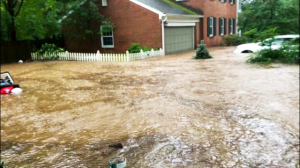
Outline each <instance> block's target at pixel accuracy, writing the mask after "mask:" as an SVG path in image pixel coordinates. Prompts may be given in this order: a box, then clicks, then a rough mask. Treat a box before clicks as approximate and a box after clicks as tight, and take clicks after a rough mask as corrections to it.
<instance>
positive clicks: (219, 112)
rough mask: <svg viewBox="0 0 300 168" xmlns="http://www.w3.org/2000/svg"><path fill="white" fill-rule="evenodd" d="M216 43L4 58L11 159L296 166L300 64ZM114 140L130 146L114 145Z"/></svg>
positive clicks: (25, 163)
mask: <svg viewBox="0 0 300 168" xmlns="http://www.w3.org/2000/svg"><path fill="white" fill-rule="evenodd" d="M233 50H234V47H216V48H210V49H209V51H210V53H211V55H212V56H213V57H214V58H213V59H209V60H193V59H191V57H192V56H193V55H194V52H185V53H181V54H177V55H169V56H165V57H159V58H152V59H147V60H142V61H133V62H124V63H123V62H122V63H118V62H75V61H69V62H67V61H60V62H59V61H53V62H34V63H24V64H11V65H2V66H1V72H3V71H9V72H10V73H11V75H12V76H13V78H14V80H15V82H16V83H18V84H20V86H21V87H22V89H23V93H22V94H21V95H19V96H14V95H1V161H4V162H5V165H6V166H8V167H81V168H84V167H88V168H96V167H100V168H105V167H108V163H109V159H111V158H113V157H116V156H123V157H125V158H127V166H128V167H130V168H144V167H145V168H146V167H154V168H168V167H189V168H194V167H195V168H196V167H197V168H198V167H199V168H204V167H216V168H219V167H224V168H225V167H243V168H248V167H249V168H253V167H258V168H259V167H262V168H263V167H273V168H275V167H278V168H279V167H281V168H285V167H286V168H292V167H295V168H298V167H299V158H298V154H299V66H298V65H283V64H272V65H267V66H265V65H252V64H246V63H245V60H246V57H247V56H248V55H247V54H234V53H232V51H233ZM116 142H121V143H122V144H123V146H124V147H123V149H113V148H109V147H108V145H110V144H112V143H116Z"/></svg>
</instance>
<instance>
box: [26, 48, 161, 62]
mask: <svg viewBox="0 0 300 168" xmlns="http://www.w3.org/2000/svg"><path fill="white" fill-rule="evenodd" d="M164 55H165V54H164V51H163V50H162V49H159V50H157V51H154V50H153V49H151V51H146V52H144V51H143V50H141V52H139V53H129V52H128V51H126V53H125V54H112V53H100V52H99V50H98V51H97V53H71V52H68V51H66V52H62V53H59V54H58V56H59V58H58V60H66V61H112V62H128V61H135V60H141V59H147V58H152V57H159V56H164ZM50 56H51V55H50ZM31 58H32V60H46V59H48V58H47V57H46V56H39V55H38V54H37V53H32V54H31Z"/></svg>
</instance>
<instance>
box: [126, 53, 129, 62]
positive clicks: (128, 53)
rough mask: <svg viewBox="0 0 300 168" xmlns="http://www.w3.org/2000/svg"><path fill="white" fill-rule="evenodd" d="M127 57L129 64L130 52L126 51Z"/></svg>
mask: <svg viewBox="0 0 300 168" xmlns="http://www.w3.org/2000/svg"><path fill="white" fill-rule="evenodd" d="M126 56H127V62H129V61H130V59H129V51H128V50H127V51H126Z"/></svg>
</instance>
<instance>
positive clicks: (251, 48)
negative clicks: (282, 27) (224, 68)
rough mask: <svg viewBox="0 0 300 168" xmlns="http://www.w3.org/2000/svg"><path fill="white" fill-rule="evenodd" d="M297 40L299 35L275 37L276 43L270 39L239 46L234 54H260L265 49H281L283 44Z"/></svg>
mask: <svg viewBox="0 0 300 168" xmlns="http://www.w3.org/2000/svg"><path fill="white" fill-rule="evenodd" d="M296 38H299V35H280V36H275V37H274V41H272V40H273V39H271V38H270V39H266V40H264V41H263V42H258V43H248V44H242V45H238V46H237V47H236V49H235V50H234V51H233V52H234V53H253V52H258V51H261V50H264V49H268V48H270V47H271V49H273V50H276V49H279V48H280V47H282V44H283V43H287V42H290V41H292V40H294V39H296ZM271 41H272V42H271ZM270 42H271V43H270ZM270 45H271V46H270Z"/></svg>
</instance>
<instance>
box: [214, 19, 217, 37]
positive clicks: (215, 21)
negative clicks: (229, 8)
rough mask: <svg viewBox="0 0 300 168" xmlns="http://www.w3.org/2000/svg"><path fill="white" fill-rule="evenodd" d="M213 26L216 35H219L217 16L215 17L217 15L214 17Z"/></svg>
mask: <svg viewBox="0 0 300 168" xmlns="http://www.w3.org/2000/svg"><path fill="white" fill-rule="evenodd" d="M213 28H214V36H216V35H217V18H215V17H214V24H213Z"/></svg>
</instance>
